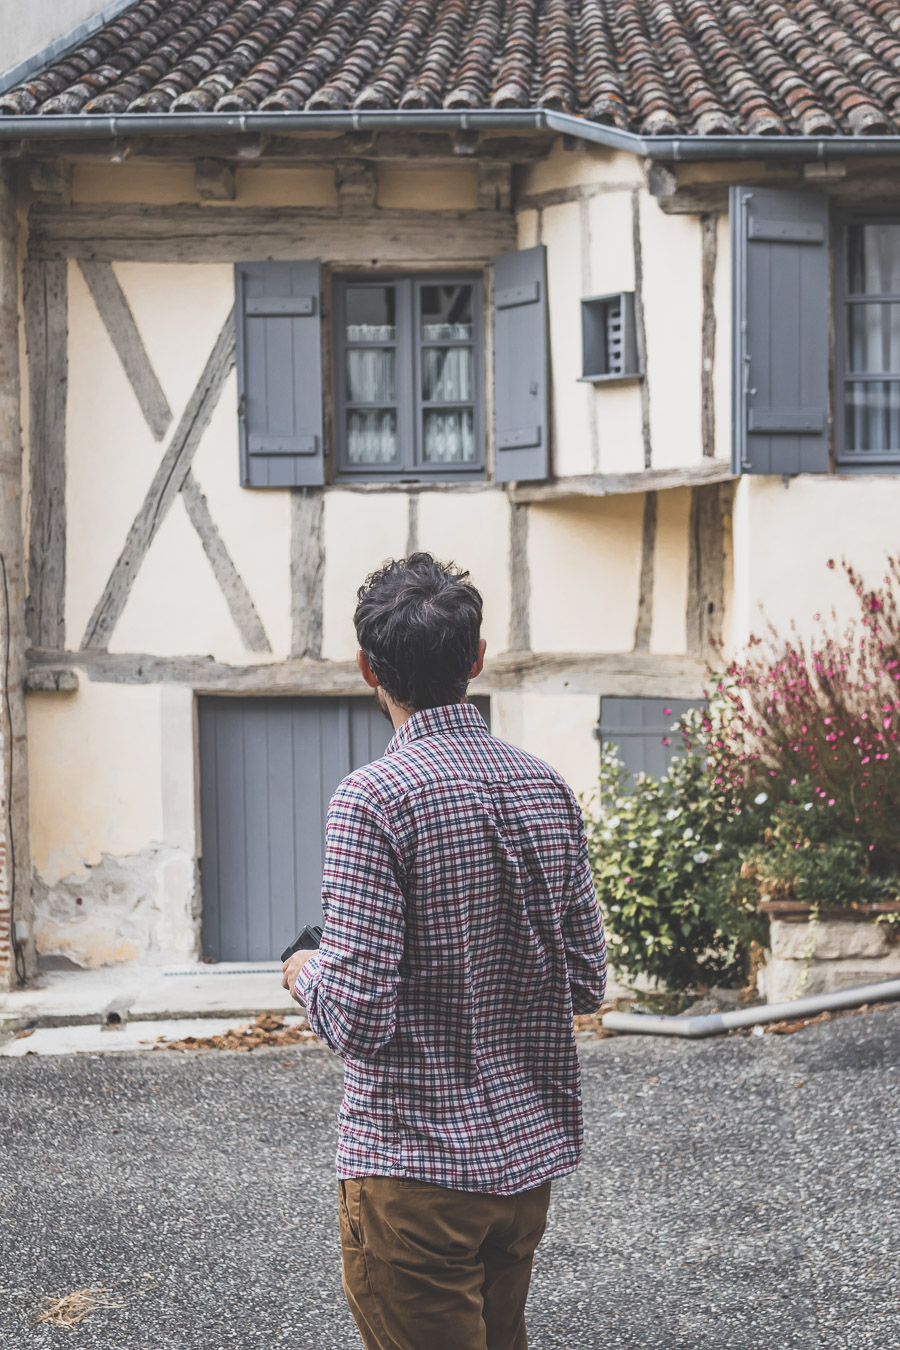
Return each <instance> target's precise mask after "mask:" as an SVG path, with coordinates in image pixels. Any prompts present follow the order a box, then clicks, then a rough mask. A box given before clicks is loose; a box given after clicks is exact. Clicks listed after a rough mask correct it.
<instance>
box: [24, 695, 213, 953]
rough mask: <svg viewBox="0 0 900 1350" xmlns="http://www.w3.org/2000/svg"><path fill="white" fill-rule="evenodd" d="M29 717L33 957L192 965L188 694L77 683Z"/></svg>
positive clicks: (31, 706)
mask: <svg viewBox="0 0 900 1350" xmlns="http://www.w3.org/2000/svg"><path fill="white" fill-rule="evenodd" d="M27 712H28V742H29V746H28V750H29V770H30V785H31V801H30V810H31V838H32V856H33V860H34V870H35V942H36V945H37V948H38V951H39V952H41V953H53V954H62V955H65V956H68V957H70V959H72V960H74V961H76V962H77V963H78V964H79V965H83V966H98V965H107V964H110V963H115V962H118V961H123V960H134V959H136V958H138V957H141V958H144V959H151V960H153V959H158V960H166V959H184V958H185V957H188V956H190V955H192V954H193V953H194V951H195V950H196V924H195V912H196V879H195V862H194V853H195V839H194V769H193V695H192V694H191V691H190V690H188V689H178V688H175V687H160V686H154V685H131V686H123V685H113V684H92V683H91V682H90V681H82V683H81V686H80V688H79V690H78V693H77V694H70V695H66V696H65V697H62V698H61V697H59V696H55V695H48V694H33V695H31V696H30V697H29V699H28V703H27Z"/></svg>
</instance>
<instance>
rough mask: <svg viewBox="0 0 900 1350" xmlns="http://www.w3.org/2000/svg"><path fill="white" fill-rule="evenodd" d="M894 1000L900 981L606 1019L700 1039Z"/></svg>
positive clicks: (642, 1030) (639, 1030)
mask: <svg viewBox="0 0 900 1350" xmlns="http://www.w3.org/2000/svg"><path fill="white" fill-rule="evenodd" d="M893 999H900V980H885V981H884V983H882V984H863V985H857V986H856V988H854V989H838V990H835V991H834V992H832V993H830V994H811V995H809V997H807V998H795V999H792V1000H791V1001H790V1002H789V1003H765V1004H763V1005H762V1007H756V1008H739V1009H736V1010H735V1011H734V1012H724V1013H708V1014H707V1015H706V1016H704V1017H660V1016H659V1015H657V1014H656V1013H626V1012H608V1013H607V1014H606V1015H605V1017H603V1019H602V1022H603V1026H604V1028H605V1029H606V1030H607V1031H618V1032H624V1033H626V1034H631V1035H635V1034H637V1035H645V1036H648V1035H649V1036H686V1037H687V1038H688V1039H689V1040H699V1039H701V1038H702V1037H704V1036H721V1035H722V1034H723V1033H724V1032H726V1031H736V1030H738V1029H740V1028H742V1027H758V1026H762V1025H763V1024H764V1023H765V1022H783V1021H786V1020H787V1019H788V1018H795V1017H815V1016H816V1014H817V1013H821V1012H836V1011H838V1010H840V1009H842V1008H859V1007H861V1006H862V1004H864V1003H887V1002H889V1001H891V1000H893Z"/></svg>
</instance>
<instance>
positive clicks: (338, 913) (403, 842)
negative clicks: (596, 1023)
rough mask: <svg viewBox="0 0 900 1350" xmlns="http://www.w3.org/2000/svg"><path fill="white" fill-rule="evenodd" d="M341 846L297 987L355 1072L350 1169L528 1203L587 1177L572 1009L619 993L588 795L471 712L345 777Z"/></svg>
mask: <svg viewBox="0 0 900 1350" xmlns="http://www.w3.org/2000/svg"><path fill="white" fill-rule="evenodd" d="M325 838H326V846H325V872H324V880H323V888H322V896H323V904H324V910H325V931H324V934H323V937H322V945H321V947H320V948H319V952H318V954H317V955H316V956H314V957H312V958H311V959H310V960H309V961H308V962H307V963H306V965H305V966H304V967H303V970H302V971H301V973H300V976H299V978H298V980H297V984H296V990H297V993H298V994H299V995H300V997H301V998H302V999H303V1001H304V1003H305V1004H306V1006H307V1011H308V1014H309V1022H310V1026H311V1027H312V1029H313V1031H314V1032H315V1033H316V1035H317V1036H319V1037H320V1038H321V1039H322V1040H323V1041H325V1042H326V1044H327V1045H329V1046H331V1048H332V1049H333V1050H335V1051H336V1052H337V1054H338V1055H340V1056H341V1058H342V1059H343V1061H344V1098H343V1102H342V1104H341V1110H340V1115H339V1144H338V1155H337V1171H338V1176H339V1177H341V1178H348V1177H359V1176H393V1177H415V1178H418V1179H420V1180H423V1181H430V1182H434V1183H435V1184H437V1185H439V1186H448V1187H452V1188H454V1189H457V1190H464V1191H488V1192H492V1193H495V1194H500V1195H511V1194H514V1193H515V1192H517V1191H523V1190H528V1189H529V1188H530V1187H532V1186H538V1185H540V1184H541V1183H542V1182H544V1181H547V1180H549V1179H550V1178H552V1177H559V1176H563V1175H564V1174H565V1173H566V1172H571V1171H572V1170H573V1169H574V1168H575V1167H576V1165H577V1163H578V1160H579V1157H580V1154H581V1146H582V1135H583V1127H582V1115H581V1077H580V1072H579V1066H578V1056H577V1053H576V1048H575V1035H574V1030H573V1025H572V1014H573V1011H574V1012H592V1011H593V1010H594V1009H596V1008H599V1006H600V1004H601V1003H602V1001H603V991H604V986H605V982H606V944H605V941H604V936H603V925H602V922H601V919H600V912H599V909H598V905H597V898H596V895H595V893H594V885H593V881H592V879H591V872H590V868H589V866H588V856H587V844H586V841H585V836H584V826H583V824H582V819H581V812H580V810H579V808H578V803H577V802H576V800H575V797H574V796H573V794H572V792H571V789H570V788H569V787H568V786H567V785H566V783H565V782H564V781H563V779H562V778H561V777H560V776H559V774H558V773H556V772H555V771H554V770H553V769H551V768H550V767H549V766H548V765H547V764H544V763H542V761H541V760H539V759H535V758H534V757H533V756H532V755H528V754H525V753H524V752H523V751H521V750H516V749H514V748H513V747H512V746H510V745H507V744H505V743H504V742H503V741H500V740H497V739H496V738H495V737H493V736H491V735H490V733H489V732H488V729H487V727H486V726H485V724H484V721H483V720H482V718H481V716H480V714H479V713H478V711H477V710H476V709H475V708H474V707H473V706H472V705H471V704H469V703H457V704H452V705H450V706H448V707H443V708H429V709H426V710H425V711H424V712H417V713H414V714H413V716H412V717H411V718H410V719H409V721H407V722H405V723H404V724H403V726H401V727H400V729H399V730H398V732H397V734H396V735H395V736H394V738H393V740H392V741H391V743H390V745H389V746H388V748H387V751H386V753H385V756H384V758H383V759H380V760H377V761H376V762H375V763H374V764H367V765H366V766H365V767H364V768H362V769H357V770H356V771H355V772H354V773H352V774H350V776H349V777H348V778H345V779H344V781H343V782H342V783H341V785H340V787H339V788H338V789H337V791H336V793H335V794H334V797H333V798H332V800H331V805H330V807H329V810H328V821H327V825H326V831H325Z"/></svg>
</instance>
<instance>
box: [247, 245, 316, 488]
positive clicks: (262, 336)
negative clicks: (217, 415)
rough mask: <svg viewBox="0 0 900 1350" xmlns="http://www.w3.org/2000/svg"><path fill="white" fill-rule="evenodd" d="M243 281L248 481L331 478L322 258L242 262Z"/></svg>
mask: <svg viewBox="0 0 900 1350" xmlns="http://www.w3.org/2000/svg"><path fill="white" fill-rule="evenodd" d="M235 280H236V288H237V307H236V311H235V312H236V315H237V370H238V395H239V403H238V417H239V426H240V444H241V483H242V485H243V486H244V487H280V488H283V487H307V486H310V485H317V484H320V483H323V482H324V481H325V462H324V444H323V431H322V313H321V308H322V307H321V299H320V287H319V264H318V263H317V262H262V263H238V264H237V266H236V268H235Z"/></svg>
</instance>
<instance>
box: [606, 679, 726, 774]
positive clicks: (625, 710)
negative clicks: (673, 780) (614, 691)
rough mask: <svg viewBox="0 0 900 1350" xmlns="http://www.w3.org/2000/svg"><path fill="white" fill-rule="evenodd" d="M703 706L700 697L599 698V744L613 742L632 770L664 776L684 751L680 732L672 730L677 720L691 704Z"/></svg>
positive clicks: (621, 757)
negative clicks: (674, 760) (673, 761)
mask: <svg viewBox="0 0 900 1350" xmlns="http://www.w3.org/2000/svg"><path fill="white" fill-rule="evenodd" d="M703 706H704V704H703V702H702V701H701V700H700V699H684V698H617V697H616V698H610V697H608V696H605V697H604V698H602V699H601V701H600V744H601V746H602V747H604V748H607V747H609V746H611V745H614V746H615V747H616V749H617V751H618V758H619V759H620V760H621V762H622V763H623V764H624V766H625V768H626V769H627V770H628V772H629V773H630V774H638V773H647V774H649V775H650V776H651V778H662V777H663V776H664V775H665V773H666V772H667V770H668V768H669V765H670V764H671V763H672V760H673V759H675V757H676V756H677V755H683V754H684V742H683V741H682V739H681V734H680V732H677V731H673V730H672V727H673V725H674V723H675V722H677V721H678V719H679V717H683V716H684V714H685V713H686V712H687V711H688V710H689V709H690V708H702V707H703ZM666 741H668V742H669V744H668V745H666V744H665V742H666Z"/></svg>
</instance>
